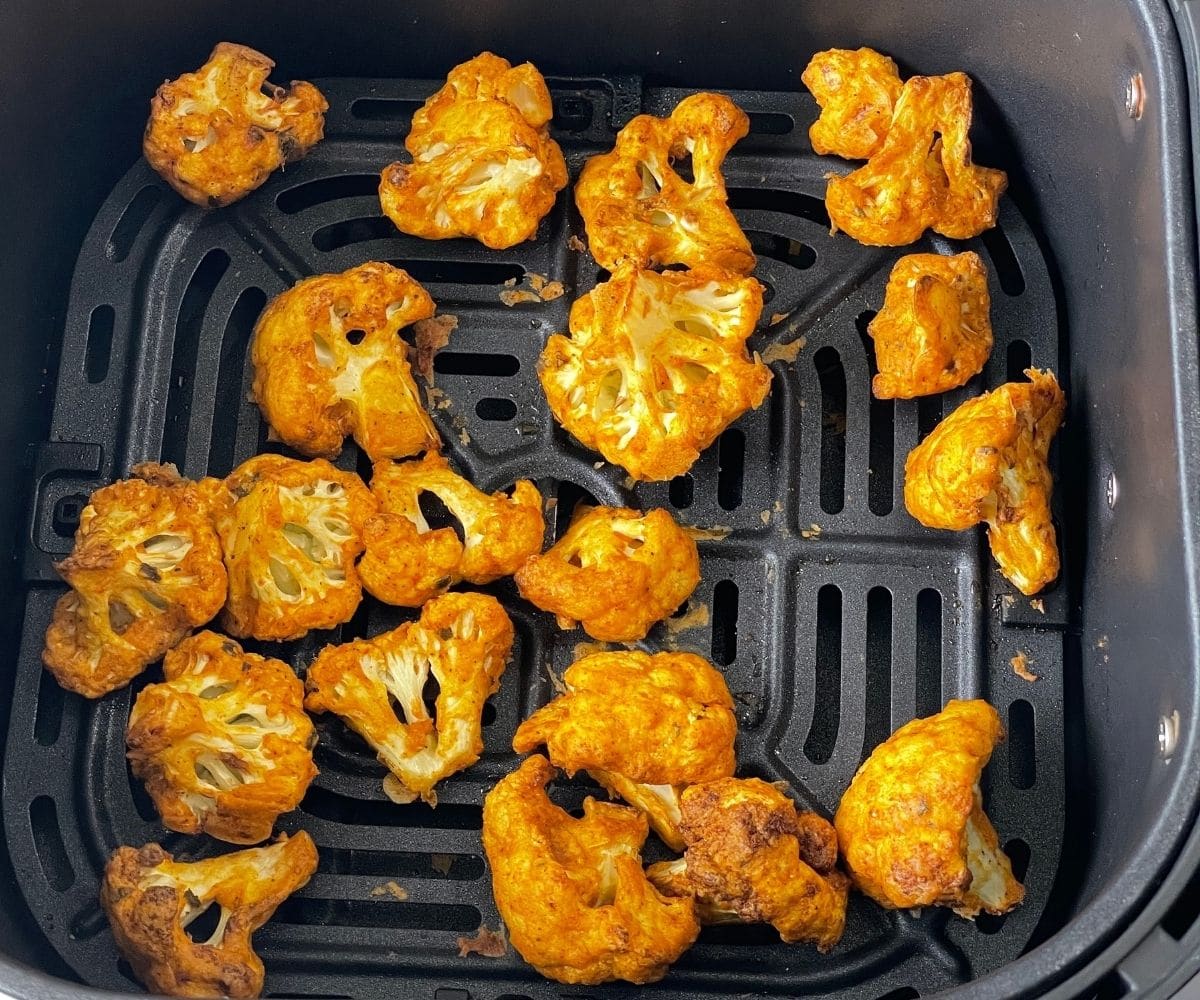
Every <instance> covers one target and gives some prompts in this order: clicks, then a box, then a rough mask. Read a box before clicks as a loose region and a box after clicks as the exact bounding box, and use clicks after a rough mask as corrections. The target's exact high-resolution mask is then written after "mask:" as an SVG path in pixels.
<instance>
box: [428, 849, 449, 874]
mask: <svg viewBox="0 0 1200 1000" xmlns="http://www.w3.org/2000/svg"><path fill="white" fill-rule="evenodd" d="M429 864H430V867H432V868H433V870H434V871H435V872H437V873H438V874H439V875H449V874H450V869H451V868H453V867H454V855H453V854H431V855H429Z"/></svg>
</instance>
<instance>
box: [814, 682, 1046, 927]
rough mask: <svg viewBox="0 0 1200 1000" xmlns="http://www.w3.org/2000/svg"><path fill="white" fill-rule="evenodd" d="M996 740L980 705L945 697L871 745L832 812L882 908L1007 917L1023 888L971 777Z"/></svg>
mask: <svg viewBox="0 0 1200 1000" xmlns="http://www.w3.org/2000/svg"><path fill="white" fill-rule="evenodd" d="M1002 739H1004V728H1003V727H1002V726H1001V725H1000V716H999V715H998V714H997V713H996V710H995V709H994V708H992V706H991V705H989V704H988V703H987V702H985V701H979V700H976V701H951V702H950V703H949V704H948V705H947V706H946V707H945V708H944V709H942V711H940V712H939V713H938V714H937V715H933V716H930V717H929V718H927V719H914V720H913V721H912V722H910V723H908V724H907V725H904V726H901V727H900V728H899V729H897V730H896V732H894V733H893V734H892V735H891V736H889V737H888V738H887V739H886V740H885V741H884V742H883V743H881V744H880V745H879V746H877V747H876V748H875V750H874V752H873V753H872V754H871V756H870V757H869V758H867V761H866V762H865V763H864V764H863V765H862V767H860V768H859V769H858V773H857V774H856V775H855V776H854V780H853V781H851V782H850V787H849V788H848V789H847V790H846V794H845V795H843V796H842V801H841V804H840V805H839V806H838V810H837V815H836V816H835V817H834V820H833V822H834V826H836V827H837V834H838V842H839V843H840V845H841V848H842V856H843V857H844V858H845V859H846V866H847V868H849V870H850V874H851V875H852V876H853V878H854V882H855V884H856V885H857V886H858V888H859V889H861V890H862V891H863V892H865V893H866V894H867V895H868V896H870V897H871V898H872V899H874V900H875V901H876V902H877V903H879V904H880V905H882V906H886V907H889V908H892V909H904V908H909V907H914V906H949V907H951V908H952V909H953V910H954V912H955V913H957V914H958V915H959V916H962V917H970V918H974V917H975V915H976V914H978V913H979V911H980V910H986V911H987V912H988V913H1007V912H1008V911H1009V910H1011V909H1012V908H1013V907H1014V906H1016V905H1017V904H1018V903H1020V902H1021V899H1022V898H1023V897H1024V895H1025V890H1024V889H1023V888H1022V886H1021V884H1020V883H1019V882H1018V881H1017V880H1016V879H1015V878H1014V877H1013V873H1012V865H1011V864H1010V863H1009V860H1008V857H1007V856H1006V855H1005V853H1004V852H1003V851H1002V850H1001V849H1000V846H999V841H998V839H997V837H996V831H995V830H994V829H993V828H992V824H991V822H990V821H989V820H988V818H987V815H986V814H985V813H984V811H983V800H982V797H981V795H980V792H979V776H980V774H981V773H982V772H983V769H984V767H985V766H986V765H987V762H988V759H989V758H990V757H991V756H992V749H993V748H994V747H995V745H996V744H997V743H999V742H1000V741H1001V740H1002Z"/></svg>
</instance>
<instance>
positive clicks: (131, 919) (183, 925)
mask: <svg viewBox="0 0 1200 1000" xmlns="http://www.w3.org/2000/svg"><path fill="white" fill-rule="evenodd" d="M316 870H317V848H316V846H315V845H314V844H313V842H312V838H311V837H310V836H309V835H308V834H307V833H305V832H303V831H301V832H300V833H297V834H296V835H295V836H293V837H292V838H291V839H289V838H288V837H287V836H286V835H285V834H280V836H279V839H278V840H277V841H276V842H275V843H273V844H270V845H268V846H265V847H252V848H250V849H248V850H244V851H235V852H233V853H232V854H226V855H223V856H221V857H217V858H208V859H206V860H204V861H195V862H192V863H190V864H189V863H187V862H183V861H176V860H175V859H174V858H173V857H172V856H171V855H170V854H168V853H167V852H166V851H164V850H163V849H162V848H161V847H159V846H158V844H147V845H146V846H145V847H143V848H142V849H141V850H138V849H136V848H133V847H119V848H117V850H116V851H115V852H114V854H113V856H112V857H111V858H110V859H109V862H108V866H107V867H106V868H105V870H104V881H103V882H102V883H101V886H100V905H101V906H103V907H104V912H105V913H106V914H107V915H108V922H109V924H110V926H111V927H112V933H113V938H114V939H115V940H116V943H117V948H118V949H120V952H121V954H122V955H124V956H125V958H126V959H127V960H128V962H129V964H130V965H131V966H133V971H134V974H135V975H136V976H137V977H138V979H140V980H141V981H142V983H143V984H145V986H146V988H147V989H148V990H150V991H151V992H152V993H164V994H166V995H167V996H176V997H233V998H235V1000H242V998H250V997H257V996H258V995H259V993H261V992H262V986H263V964H262V959H260V958H259V957H258V955H256V954H255V952H254V948H253V947H252V946H251V943H250V938H251V935H253V934H254V932H255V931H256V930H258V929H259V928H260V927H261V926H262V925H263V924H265V923H266V922H267V921H268V920H270V919H271V915H272V914H273V913H274V912H275V910H276V909H277V908H278V906H279V904H280V903H282V902H283V901H284V900H285V899H287V898H288V896H290V895H291V894H292V893H293V892H295V891H296V890H297V889H300V888H301V887H302V886H303V885H304V884H305V883H306V882H307V881H308V880H309V879H310V878H311V877H312V874H313V872H315V871H316ZM212 906H216V907H217V908H218V911H219V914H220V919H219V920H218V922H217V926H216V929H215V930H214V931H213V932H212V934H211V936H210V937H209V938H208V940H207V941H193V940H192V938H191V937H190V936H189V935H188V933H187V927H188V925H189V924H190V923H192V922H193V921H194V920H196V919H197V918H198V917H199V916H200V915H201V914H202V913H205V912H207V911H208V909H209V907H212Z"/></svg>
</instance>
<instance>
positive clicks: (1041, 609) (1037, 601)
mask: <svg viewBox="0 0 1200 1000" xmlns="http://www.w3.org/2000/svg"><path fill="white" fill-rule="evenodd" d="M1029 606H1030V607H1031V608H1033V610H1034V611H1036V612H1037V613H1038V614H1039V615H1044V614H1045V613H1046V602H1045V601H1043V600H1042V599H1041V598H1040V597H1035V598H1034V599H1033V600H1032V601H1030V602H1029Z"/></svg>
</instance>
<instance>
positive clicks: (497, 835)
mask: <svg viewBox="0 0 1200 1000" xmlns="http://www.w3.org/2000/svg"><path fill="white" fill-rule="evenodd" d="M553 774H554V768H553V766H552V765H551V764H550V762H549V761H548V760H546V758H545V757H540V756H533V757H529V758H528V759H527V760H525V762H524V763H523V764H522V765H521V766H520V768H518V769H517V770H516V771H514V772H513V773H512V774H510V775H508V777H506V778H504V779H503V780H501V781H500V782H499V783H498V784H497V785H496V787H495V788H493V789H492V790H491V791H490V792H488V794H487V798H486V799H484V802H483V849H484V852H485V853H486V854H487V858H488V865H489V866H490V867H491V869H492V892H493V894H494V895H495V897H496V908H497V909H498V910H499V911H500V916H501V917H502V918H503V919H504V923H505V925H506V926H507V927H508V934H509V939H510V940H511V941H512V943H513V947H514V948H516V950H517V951H518V952H519V953H520V955H521V957H522V958H524V959H525V961H526V962H528V963H529V964H530V965H532V966H533V967H534V968H535V969H537V971H538V972H540V973H541V974H542V975H543V976H547V977H548V978H550V979H555V980H558V981H559V982H561V983H582V984H586V985H595V984H597V983H605V982H610V981H611V980H614V979H624V980H627V981H628V982H631V983H649V982H653V981H654V980H656V979H661V978H662V977H663V976H664V975H665V974H666V972H667V967H668V966H669V965H670V964H671V963H672V962H674V961H675V960H676V959H677V958H678V957H679V956H680V955H682V954H683V953H684V951H686V950H687V948H688V947H689V946H690V945H691V943H692V942H693V941H694V940H695V939H696V935H697V934H698V933H699V930H700V927H699V924H698V923H697V922H696V916H695V908H694V904H693V902H692V900H690V899H686V898H672V897H668V896H664V895H661V894H660V893H659V892H658V891H657V890H656V889H655V888H654V886H652V885H651V884H650V883H649V882H648V881H647V880H646V876H645V874H644V873H643V871H642V863H641V858H640V857H639V853H638V852H639V851H640V850H641V847H642V844H643V842H644V841H645V839H646V832H647V830H646V820H645V817H643V816H642V815H640V814H639V813H637V812H635V811H634V810H632V809H626V808H625V807H624V806H619V805H615V804H612V803H607V802H597V801H595V800H594V799H592V798H587V799H585V800H584V803H583V817H582V818H580V819H575V818H573V817H572V816H570V815H569V814H568V813H566V812H564V811H563V810H562V809H560V808H559V807H558V806H556V805H555V804H554V803H553V802H551V801H550V799H549V797H548V796H547V795H546V783H547V782H548V781H549V780H550V778H551V777H552V776H553Z"/></svg>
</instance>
